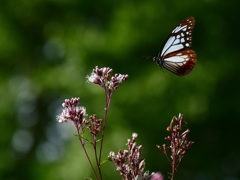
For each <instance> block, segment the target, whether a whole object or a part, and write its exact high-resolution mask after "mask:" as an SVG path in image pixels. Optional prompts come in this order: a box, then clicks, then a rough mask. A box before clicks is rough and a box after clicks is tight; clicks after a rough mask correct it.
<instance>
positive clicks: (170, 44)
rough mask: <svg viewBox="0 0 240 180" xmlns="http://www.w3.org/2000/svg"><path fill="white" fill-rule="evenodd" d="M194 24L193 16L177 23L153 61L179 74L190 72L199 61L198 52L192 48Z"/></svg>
mask: <svg viewBox="0 0 240 180" xmlns="http://www.w3.org/2000/svg"><path fill="white" fill-rule="evenodd" d="M194 25H195V19H194V18H193V17H189V18H187V19H185V20H183V21H182V22H181V23H180V24H179V25H177V27H175V29H174V30H173V31H172V32H171V34H170V35H169V36H168V38H167V40H166V42H165V44H164V46H163V48H162V49H161V51H160V52H159V54H158V56H157V57H153V61H155V62H156V63H157V64H158V65H159V66H161V67H164V68H166V69H167V70H169V71H171V72H173V73H174V74H176V75H178V76H184V75H186V74H188V73H190V72H191V71H192V70H193V68H194V66H195V64H196V61H197V55H196V53H195V52H194V51H193V50H191V49H190V47H191V45H192V30H193V27H194Z"/></svg>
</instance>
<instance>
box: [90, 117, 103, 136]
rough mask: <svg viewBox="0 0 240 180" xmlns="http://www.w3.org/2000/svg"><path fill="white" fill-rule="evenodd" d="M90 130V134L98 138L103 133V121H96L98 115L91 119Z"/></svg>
mask: <svg viewBox="0 0 240 180" xmlns="http://www.w3.org/2000/svg"><path fill="white" fill-rule="evenodd" d="M89 124H90V125H89V126H88V127H87V128H88V129H89V132H90V134H92V135H93V136H96V135H97V134H98V133H99V132H100V131H101V124H102V119H96V114H93V115H92V116H90V117H89Z"/></svg>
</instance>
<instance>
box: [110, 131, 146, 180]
mask: <svg viewBox="0 0 240 180" xmlns="http://www.w3.org/2000/svg"><path fill="white" fill-rule="evenodd" d="M136 139H137V134H136V133H133V134H132V139H128V143H127V145H128V150H124V151H122V150H120V151H119V152H118V154H115V153H114V152H110V153H109V156H108V157H109V158H110V159H111V161H112V162H113V163H114V164H115V166H116V167H117V171H119V172H120V174H121V176H122V178H123V179H125V180H127V179H138V178H141V179H146V178H145V176H147V174H145V173H144V172H143V171H144V167H145V159H142V158H140V156H141V154H142V146H141V145H140V146H136Z"/></svg>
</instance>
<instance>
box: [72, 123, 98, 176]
mask: <svg viewBox="0 0 240 180" xmlns="http://www.w3.org/2000/svg"><path fill="white" fill-rule="evenodd" d="M76 129H77V133H78V138H79V141H80V143H81V145H82V148H83V150H84V153H85V154H86V156H87V159H88V162H89V164H90V166H91V168H92V171H93V173H94V176H95V178H96V179H97V180H98V176H97V173H96V171H95V169H94V167H93V165H92V162H91V160H90V158H89V155H88V153H87V150H86V148H85V146H84V142H83V141H82V137H81V135H80V133H79V129H78V128H77V127H76Z"/></svg>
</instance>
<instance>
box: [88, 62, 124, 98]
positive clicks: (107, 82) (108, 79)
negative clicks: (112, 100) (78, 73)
mask: <svg viewBox="0 0 240 180" xmlns="http://www.w3.org/2000/svg"><path fill="white" fill-rule="evenodd" d="M111 72H112V69H111V68H109V67H104V68H98V66H96V67H95V68H94V69H93V71H92V73H91V75H90V76H87V79H88V80H87V82H91V83H94V84H98V85H100V86H101V87H102V88H103V89H104V90H105V91H107V92H108V93H109V95H111V94H112V93H113V92H114V91H115V90H116V89H117V87H118V86H119V85H120V84H121V83H122V82H123V81H125V80H126V79H127V78H128V75H127V74H126V75H122V74H115V75H114V76H111Z"/></svg>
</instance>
